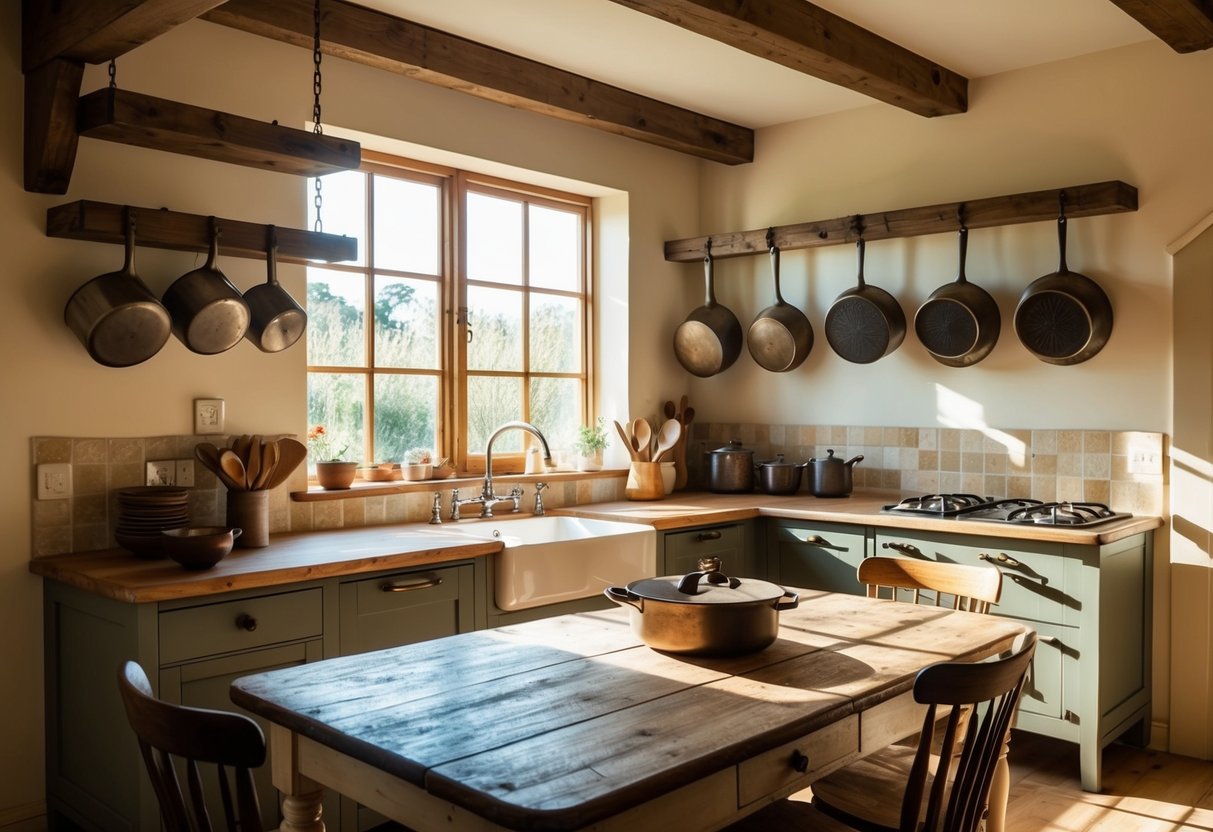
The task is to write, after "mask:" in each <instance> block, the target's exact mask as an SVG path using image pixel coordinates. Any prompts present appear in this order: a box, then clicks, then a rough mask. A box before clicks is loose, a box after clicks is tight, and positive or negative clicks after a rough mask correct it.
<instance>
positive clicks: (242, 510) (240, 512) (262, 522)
mask: <svg viewBox="0 0 1213 832" xmlns="http://www.w3.org/2000/svg"><path fill="white" fill-rule="evenodd" d="M227 524H228V526H231V527H232V528H237V529H242V530H243V531H242V532H241V534H240V537H238V538H236V542H235V546H236V548H238V549H262V548H265V547H266V546H269V545H270V492H269V491H268V490H266V489H262V490H259V491H229V492H227Z"/></svg>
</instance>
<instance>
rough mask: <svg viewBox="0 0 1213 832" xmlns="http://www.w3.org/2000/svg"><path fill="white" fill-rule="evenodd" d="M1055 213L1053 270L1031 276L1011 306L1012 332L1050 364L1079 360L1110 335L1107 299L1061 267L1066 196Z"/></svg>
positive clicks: (1089, 282)
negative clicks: (1055, 261)
mask: <svg viewBox="0 0 1213 832" xmlns="http://www.w3.org/2000/svg"><path fill="white" fill-rule="evenodd" d="M1065 199H1066V197H1065V193H1064V192H1063V193H1062V195H1061V211H1060V213H1059V215H1058V217H1057V246H1058V250H1059V252H1060V264H1059V265H1058V267H1057V271H1055V272H1053V273H1052V274H1046V275H1044V276H1043V277H1038V278H1036V279H1035V280H1033V281H1032V282H1031V283H1030V284H1029V285H1028V288H1027V289H1025V290H1024V293H1023V295H1022V296H1021V297H1020V298H1019V305H1018V306H1017V307H1016V308H1015V334H1016V335H1018V336H1019V340H1020V342H1022V343H1023V345H1024V346H1025V347H1027V348H1028V351H1029V352H1031V353H1032V354H1033V355H1035V356H1036V357H1037V358H1039V359H1040V360H1041V361H1044V362H1046V363H1049V364H1062V365H1065V364H1078V363H1080V362H1083V361H1086V360H1088V359H1090V358H1092V357H1093V356H1094V355H1095V354H1096V353H1097V352H1099V351H1100V350H1101V349H1103V347H1104V344H1106V343H1107V342H1108V336H1109V335H1111V334H1112V304H1111V302H1109V300H1108V296H1107V295H1106V294H1104V291H1103V289H1101V288H1100V287H1099V284H1098V283H1096V282H1095V281H1094V280H1092V279H1091V278H1089V277H1087V276H1086V275H1082V274H1079V273H1078V272H1072V271H1070V270H1069V269H1068V268H1067V267H1066V201H1065Z"/></svg>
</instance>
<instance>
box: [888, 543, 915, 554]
mask: <svg viewBox="0 0 1213 832" xmlns="http://www.w3.org/2000/svg"><path fill="white" fill-rule="evenodd" d="M880 546H881V548H882V549H892V550H893V551H894V552H900V553H901V554H903V555H908V556H909V557H918V556H919V555H921V554H922V553H921V552H919V551H918V547H917V546H915V545H914V544H912V543H882V544H880Z"/></svg>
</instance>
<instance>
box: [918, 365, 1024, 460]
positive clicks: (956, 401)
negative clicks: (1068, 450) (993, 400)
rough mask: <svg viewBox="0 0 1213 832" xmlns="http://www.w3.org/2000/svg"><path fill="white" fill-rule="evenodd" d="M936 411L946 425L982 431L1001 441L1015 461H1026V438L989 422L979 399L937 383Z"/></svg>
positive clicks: (938, 417)
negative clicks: (977, 400) (1014, 434)
mask: <svg viewBox="0 0 1213 832" xmlns="http://www.w3.org/2000/svg"><path fill="white" fill-rule="evenodd" d="M935 413H936V417H935V418H936V420H937V421H938V422H939V424H941V425H943V426H944V427H948V428H967V429H969V430H976V431H980V432H981V433H982V434H983V435H984V436H986V437H988V438H989V439H992V440H993V441H995V442H997V443H998V444H999V445H1002V446H1003V447H1004V448H1005V449H1006V451H1007V456H1008V457H1010V461H1011V463H1012V464H1014V465H1016V466H1019V467H1022V466H1023V465H1024V463H1025V462H1026V461H1027V453H1028V448H1027V445H1026V444H1025V443H1024V442H1023V440H1021V439H1016V438H1015V437H1014V436H1011V435H1010V434H1008V433H1006V432H1005V431H1001V430H998V429H997V428H992V427H990V426H989V425H987V424H986V420H985V408H984V407H982V405H981V403H980V402H976V401H974V400H973V399H970V398H969V397H967V396H962V395H961V394H960V393H957V392H956V391H955V390H950V389H948V388H947V387H944V386H943V385H942V384H936V385H935Z"/></svg>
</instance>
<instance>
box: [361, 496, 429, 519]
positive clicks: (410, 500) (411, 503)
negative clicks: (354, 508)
mask: <svg viewBox="0 0 1213 832" xmlns="http://www.w3.org/2000/svg"><path fill="white" fill-rule="evenodd" d="M404 506H405V508H404V520H405V522H406V523H420V522H422V521H425V520H429V519H430V510H431V507H432V506H433V496H432V495H431V494H430V492H428V491H413V492H410V493H408V494H405V495H404ZM359 525H361V523H359Z"/></svg>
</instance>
